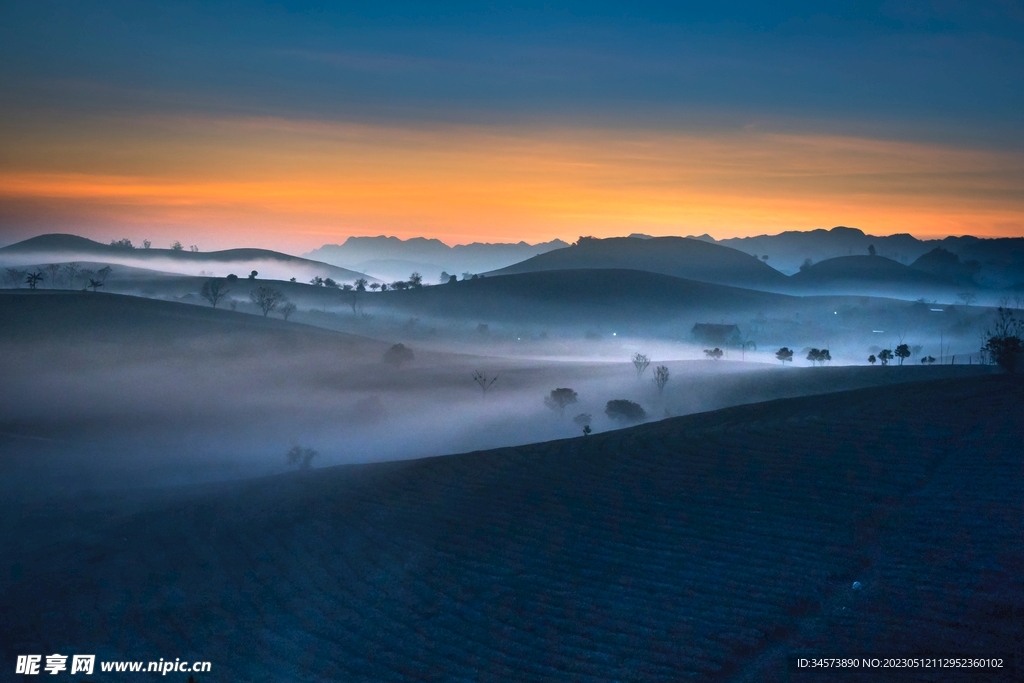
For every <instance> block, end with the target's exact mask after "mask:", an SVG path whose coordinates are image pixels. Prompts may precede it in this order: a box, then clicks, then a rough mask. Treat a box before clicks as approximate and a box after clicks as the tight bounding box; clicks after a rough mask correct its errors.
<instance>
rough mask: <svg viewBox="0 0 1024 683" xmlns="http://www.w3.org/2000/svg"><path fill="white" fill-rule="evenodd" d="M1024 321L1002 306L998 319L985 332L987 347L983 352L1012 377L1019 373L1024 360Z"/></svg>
mask: <svg viewBox="0 0 1024 683" xmlns="http://www.w3.org/2000/svg"><path fill="white" fill-rule="evenodd" d="M1022 335H1024V321H1021V320H1020V319H1019V318H1017V317H1016V315H1014V312H1013V311H1011V310H1010V309H1009V308H1004V307H1002V306H1000V307H999V309H998V310H997V311H996V319H995V321H994V322H993V324H992V326H991V327H989V329H988V330H986V331H985V335H984V336H985V337H986V339H985V345H984V346H983V347H982V351H984V352H986V353H987V354H988V356H989V358H991V359H992V362H994V363H995V364H996V365H998V366H999V367H1001V368H1002V369H1003V370H1005V371H1006V372H1008V373H1010V374H1011V375H1012V374H1014V373H1015V372H1017V368H1018V367H1019V366H1020V364H1021V360H1022V359H1024V341H1022V340H1021V336H1022Z"/></svg>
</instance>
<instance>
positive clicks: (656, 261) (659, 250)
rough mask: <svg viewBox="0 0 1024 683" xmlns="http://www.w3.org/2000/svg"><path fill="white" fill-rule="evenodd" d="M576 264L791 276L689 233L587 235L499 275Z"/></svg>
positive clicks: (744, 280) (747, 283)
mask: <svg viewBox="0 0 1024 683" xmlns="http://www.w3.org/2000/svg"><path fill="white" fill-rule="evenodd" d="M574 268H582V269H593V268H612V269H628V270H645V271H648V272H651V273H660V274H662V275H670V276H672V277H678V278H684V279H687V280H696V281H698V282H711V283H715V284H722V285H731V286H733V287H745V288H750V289H766V290H771V291H774V290H778V289H781V288H784V287H785V284H786V281H787V278H786V276H785V275H783V274H782V273H780V272H778V271H777V270H775V269H773V268H771V267H770V266H768V265H765V264H764V263H763V262H761V260H759V259H757V258H755V257H753V256H750V255H749V254H745V253H743V252H741V251H737V250H735V249H731V248H729V247H723V246H720V245H717V244H709V243H707V242H703V241H701V240H696V239H690V238H686V237H654V238H650V239H643V238H635V237H614V238H610V239H595V238H592V237H588V238H581V239H580V241H579V242H577V243H576V244H574V245H573V246H571V247H569V248H567V249H556V250H555V251H549V252H547V253H546V254H538V255H537V256H534V257H533V258H531V259H527V260H526V261H523V262H522V263H517V264H515V265H513V266H508V267H507V268H502V269H501V270H497V271H495V272H494V273H493V274H494V275H511V274H516V273H531V272H537V271H544V270H568V269H574Z"/></svg>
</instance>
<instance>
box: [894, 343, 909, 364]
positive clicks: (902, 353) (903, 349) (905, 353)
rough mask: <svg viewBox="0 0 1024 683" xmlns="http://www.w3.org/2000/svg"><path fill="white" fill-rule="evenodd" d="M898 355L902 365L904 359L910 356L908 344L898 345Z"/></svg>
mask: <svg viewBox="0 0 1024 683" xmlns="http://www.w3.org/2000/svg"><path fill="white" fill-rule="evenodd" d="M896 357H897V358H899V359H900V365H903V361H904V360H906V359H907V358H910V347H909V346H907V345H906V344H900V345H899V346H897V347H896Z"/></svg>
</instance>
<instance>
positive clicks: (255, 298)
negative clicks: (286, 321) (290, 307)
mask: <svg viewBox="0 0 1024 683" xmlns="http://www.w3.org/2000/svg"><path fill="white" fill-rule="evenodd" d="M253 272H256V271H253ZM249 300H250V301H252V302H253V303H254V304H256V305H257V306H259V307H260V310H261V311H263V317H264V318H266V317H267V316H268V315H269V314H270V312H271V311H272V310H274V309H275V308H277V307H278V305H279V304H281V303H283V302H284V300H285V298H284V295H283V294H281V292H279V291H277V290H276V289H274V288H273V287H266V286H263V287H257V288H256V289H254V290H252V291H251V292H249Z"/></svg>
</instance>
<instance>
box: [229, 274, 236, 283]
mask: <svg viewBox="0 0 1024 683" xmlns="http://www.w3.org/2000/svg"><path fill="white" fill-rule="evenodd" d="M228 282H238V276H237V275H235V274H234V273H231V274H230V275H228Z"/></svg>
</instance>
